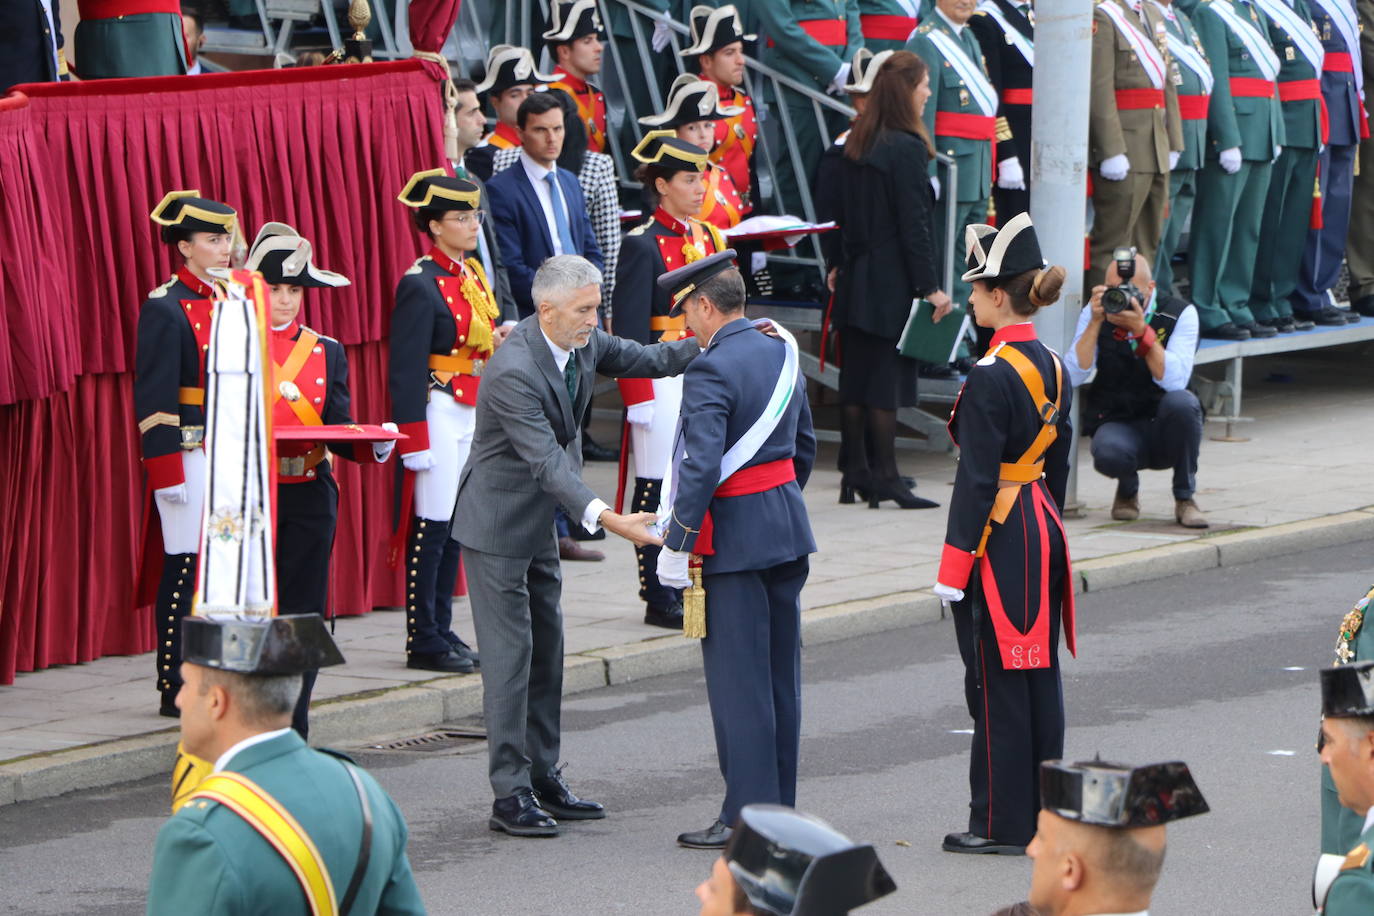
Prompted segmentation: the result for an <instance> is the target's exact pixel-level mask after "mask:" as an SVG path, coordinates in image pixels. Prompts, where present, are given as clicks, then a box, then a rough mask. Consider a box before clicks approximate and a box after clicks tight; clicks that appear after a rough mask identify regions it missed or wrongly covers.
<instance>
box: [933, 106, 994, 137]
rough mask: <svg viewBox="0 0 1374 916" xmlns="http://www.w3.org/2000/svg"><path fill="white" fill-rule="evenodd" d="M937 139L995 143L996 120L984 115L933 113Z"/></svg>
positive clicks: (951, 112) (947, 112) (952, 112)
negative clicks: (958, 138) (945, 138)
mask: <svg viewBox="0 0 1374 916" xmlns="http://www.w3.org/2000/svg"><path fill="white" fill-rule="evenodd" d="M935 135H936V136H937V137H962V138H963V139H965V140H987V141H989V142H992V143H995V142H996V141H997V119H996V118H989V117H987V116H985V115H975V114H959V113H958V112H954V111H937V112H935Z"/></svg>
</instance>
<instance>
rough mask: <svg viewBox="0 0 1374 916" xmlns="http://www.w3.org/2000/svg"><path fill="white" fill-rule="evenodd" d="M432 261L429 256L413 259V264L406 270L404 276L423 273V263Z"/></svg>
mask: <svg viewBox="0 0 1374 916" xmlns="http://www.w3.org/2000/svg"><path fill="white" fill-rule="evenodd" d="M429 260H432V259H431V258H430V256H429V255H424V256H423V257H419V258H416V259H415V263H414V264H412V265H410V266H409V267H407V268H406V274H407V275H410V274H418V273H422V272H423V271H424V263H425V262H426V261H429Z"/></svg>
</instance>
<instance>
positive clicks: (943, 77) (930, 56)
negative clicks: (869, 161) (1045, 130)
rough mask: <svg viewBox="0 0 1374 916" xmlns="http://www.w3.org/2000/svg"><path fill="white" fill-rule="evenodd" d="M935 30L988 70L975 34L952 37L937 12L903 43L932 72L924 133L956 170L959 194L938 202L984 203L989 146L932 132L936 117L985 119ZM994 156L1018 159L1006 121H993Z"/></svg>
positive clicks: (987, 189)
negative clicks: (939, 45)
mask: <svg viewBox="0 0 1374 916" xmlns="http://www.w3.org/2000/svg"><path fill="white" fill-rule="evenodd" d="M935 29H939V30H940V31H942V32H944V33H945V34H946V35H948V36H950V37H951V38H953V39H954V40H955V41H957V42H959V44H960V46H961V47H963V49H964V52H965V53H966V54H968V56H969V58H970V59H971V60H974V61H976V62H977V63H978V65H979V66H980V67H982V68H983V75H984V76H986V75H987V72H988V68H987V64H986V63H985V62H984V61H983V47H982V45H980V44H978V38H977V36H975V35H974V34H973V30H972V29H970V28H969V27H968V26H967V25H966V26H964V27H963V29H961V30H960V31H959V34H958V35H956V34H954V29H953V28H951V27H950V24H949V23H948V22H946V21H945V18H944V17H943V16H941V15H940V14H939V13H938V12H933V13H931V15H930V18H929V19H927V20H925V21H924V22H922V23H921V25H920V27H919V28H917V29H916V34H915V35H912V36H911V40H910V41H908V42H907V44H906V49H907V50H908V51H912V52H914V53H916V54H918V55H920V57H921V59H922V60H924V61H925V62H926V66H927V67H929V68H930V99H929V100H928V101H927V102H926V110H925V113H924V114H923V115H922V117H923V119H924V120H925V122H926V130H927V131H929V132H930V135H931V136H932V137H934V138H935V149H936V150H938V151H939V152H942V153H944V154H945V155H946V156H953V157H954V159H955V162H956V164H957V165H958V167H959V188H958V193H956V194H955V195H954V196H953V197H952V198H949V197H948V195H949V190H948V189H942V190H941V192H940V199H941V200H945V199H952V200H957V201H964V202H968V201H985V200H987V199H988V195H989V194H991V193H992V156H993V151H992V145H991V144H990V143H988V141H986V140H970V139H968V138H967V137H945V136H941V135H939V134H937V133H936V132H935V115H936V113H937V112H940V111H947V112H954V113H956V114H971V115H982V114H983V110H982V109H981V108H979V107H978V103H977V102H975V101H974V100H973V96H972V95H971V94H970V93H969V91H968V89H967V88H966V87H965V86H964V81H963V80H962V79H961V78H960V77H959V71H958V70H956V69H954V65H953V64H951V63H950V62H949V61H947V60H945V56H944V55H943V54H941V53H940V49H939V48H937V47H936V46H935V43H934V42H933V41H931V40H930V39H929V38H928V37H927V36H928V35H929V34H930V33H931V31H933V30H935ZM989 82H991V81H989ZM996 155H997V161H998V162H1001V161H1002V160H1003V159H1009V158H1011V157H1012V156H1015V155H1016V147H1015V145H1014V144H1013V143H1012V142H1011V128H1010V127H1008V126H1007V121H1006V119H1005V118H998V119H997V150H996ZM1021 168H1022V169H1029V168H1030V163H1029V162H1023V163H1021ZM929 172H930V174H931V175H932V176H934V175H935V174H936V163H935V160H934V158H932V159H931V160H930V167H929ZM959 231H960V233H961V234H962V232H963V229H962V228H961V229H960V230H959ZM956 267H957V265H956ZM957 272H958V271H957V270H956V273H957Z"/></svg>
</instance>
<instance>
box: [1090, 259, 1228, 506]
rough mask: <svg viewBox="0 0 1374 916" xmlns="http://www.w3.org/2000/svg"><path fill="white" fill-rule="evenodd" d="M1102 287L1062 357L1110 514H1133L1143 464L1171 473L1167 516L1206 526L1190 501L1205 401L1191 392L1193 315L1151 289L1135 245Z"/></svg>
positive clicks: (1115, 262) (1151, 281) (1185, 305)
mask: <svg viewBox="0 0 1374 916" xmlns="http://www.w3.org/2000/svg"><path fill="white" fill-rule="evenodd" d="M1106 282H1107V285H1106V286H1096V287H1093V291H1092V298H1091V300H1089V302H1088V305H1087V306H1085V307H1084V309H1083V312H1082V314H1081V315H1079V317H1078V330H1077V331H1076V332H1075V333H1074V338H1073V343H1072V345H1071V347H1070V349H1072V351H1073V354H1072V356H1071V357H1070V358H1069V359H1066V360H1065V361H1064V363H1065V365H1066V366H1067V367H1068V371H1069V379H1070V381H1072V382H1073V385H1074V387H1075V388H1077V387H1079V386H1082V385H1086V384H1088V383H1089V382H1091V383H1092V387H1091V388H1090V389H1089V390H1088V393H1087V396H1086V398H1085V399H1084V400H1083V419H1082V425H1083V428H1084V430H1085V431H1086V432H1087V433H1088V434H1089V435H1091V436H1092V456H1093V467H1094V468H1096V469H1097V472H1098V473H1099V474H1104V475H1106V476H1107V477H1112V478H1115V480H1116V482H1117V484H1116V498H1115V499H1114V500H1113V501H1112V518H1113V519H1116V520H1117V521H1133V520H1134V519H1136V518H1138V517H1139V516H1140V497H1139V490H1140V476H1139V471H1140V470H1141V469H1142V468H1148V469H1150V470H1162V469H1164V468H1173V470H1174V518H1176V519H1177V520H1178V523H1179V524H1180V525H1182V526H1183V527H1185V528H1206V527H1207V518H1206V516H1204V515H1203V514H1202V512H1201V511H1200V510H1199V509H1198V507H1197V503H1196V502H1194V501H1193V492H1194V490H1195V478H1196V474H1197V458H1198V450H1199V449H1200V448H1201V446H1202V405H1201V404H1200V403H1198V399H1197V395H1195V394H1193V393H1192V392H1191V391H1189V390H1188V380H1189V379H1190V378H1191V377H1192V374H1193V357H1194V355H1195V353H1196V351H1197V342H1198V316H1197V309H1196V308H1194V307H1193V306H1192V305H1190V304H1188V303H1187V302H1184V301H1183V300H1182V299H1175V298H1173V297H1172V296H1168V295H1161V294H1160V293H1159V292H1158V290H1156V288H1155V284H1154V279H1153V277H1152V276H1151V274H1150V265H1149V262H1147V261H1146V260H1145V259H1144V258H1143V257H1141V256H1140V255H1138V254H1136V250H1135V249H1134V248H1118V249H1116V251H1115V252H1114V255H1113V262H1112V265H1111V267H1110V268H1108V270H1107V277H1106Z"/></svg>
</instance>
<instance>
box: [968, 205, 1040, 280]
mask: <svg viewBox="0 0 1374 916" xmlns="http://www.w3.org/2000/svg"><path fill="white" fill-rule="evenodd" d="M964 244H965V246H966V247H967V249H968V270H966V271H964V277H963V279H964V280H965V282H972V281H974V280H984V281H986V282H989V283H993V282H996V281H997V280H1003V279H1006V278H1007V277H1014V276H1016V275H1017V274H1023V273H1025V272H1026V271H1028V270H1041V269H1043V268H1044V267H1045V259H1044V258H1043V257H1041V255H1040V240H1039V239H1038V238H1036V236H1035V226H1033V225H1032V224H1031V219H1030V214H1029V213H1020V214H1017V215H1016V216H1014V217H1012V218H1011V219H1010V220H1008V221H1007V224H1006V225H1005V226H1003V227H1002V228H1000V229H998V228H996V227H994V226H988V225H985V224H983V223H976V224H971V225H969V226H966V227H965V228H964Z"/></svg>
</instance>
